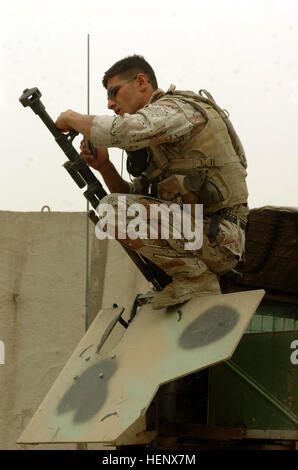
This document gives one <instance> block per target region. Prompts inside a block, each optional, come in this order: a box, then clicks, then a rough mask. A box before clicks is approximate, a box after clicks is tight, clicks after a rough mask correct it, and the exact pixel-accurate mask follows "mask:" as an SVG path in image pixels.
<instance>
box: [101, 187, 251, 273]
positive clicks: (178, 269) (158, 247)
mask: <svg viewBox="0 0 298 470" xmlns="http://www.w3.org/2000/svg"><path fill="white" fill-rule="evenodd" d="M119 196H125V198H126V204H127V206H130V205H131V204H135V203H137V204H141V205H143V206H144V207H145V208H146V214H149V206H150V205H152V204H161V203H163V204H167V205H168V206H170V205H171V204H172V202H169V201H161V200H159V199H155V198H152V197H149V196H142V195H136V194H110V195H107V196H106V197H104V198H103V199H102V201H101V204H109V205H110V206H112V207H113V208H114V211H115V213H116V214H117V212H118V211H119V207H118V201H119V199H118V197H119ZM181 210H182V207H181ZM144 217H146V216H144ZM131 220H132V217H131V216H127V218H126V227H123V226H122V227H121V226H120V224H118V221H117V218H116V219H115V224H114V225H115V227H114V228H115V233H114V236H115V238H116V239H117V240H118V241H119V242H120V243H121V244H122V245H124V246H126V247H128V248H130V249H133V250H135V251H137V252H138V253H140V254H141V255H143V256H145V257H146V258H148V259H149V260H151V261H152V262H153V263H155V264H157V265H158V266H159V267H160V268H162V269H163V270H164V271H165V272H166V273H167V274H168V275H169V276H171V277H175V276H176V275H185V276H186V277H187V278H196V277H199V276H200V275H202V274H203V273H206V272H212V273H216V274H217V275H220V274H223V273H225V272H227V271H230V270H231V269H232V268H234V267H235V266H236V265H237V263H238V262H239V260H241V259H242V257H243V255H244V247H245V233H244V230H242V229H241V228H240V227H239V226H238V225H237V224H235V223H233V222H230V221H228V220H225V219H222V220H221V222H220V224H219V228H218V232H217V234H216V237H215V238H214V239H212V240H210V239H209V238H208V236H207V232H208V228H209V224H210V217H204V218H203V243H202V246H201V248H200V249H198V250H186V249H185V242H186V241H187V240H185V239H184V238H183V236H182V237H181V239H174V238H173V230H171V229H172V227H170V230H169V238H168V239H162V238H161V237H158V239H150V238H149V237H148V238H147V239H143V238H136V239H131V238H129V237H126V238H125V235H124V234H123V229H126V228H127V226H128V224H129V223H130V221H131ZM145 222H146V223H147V224H148V225H149V219H147V220H145ZM104 230H105V229H104ZM121 231H122V233H121ZM148 233H149V227H148Z"/></svg>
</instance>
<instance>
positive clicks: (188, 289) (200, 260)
mask: <svg viewBox="0 0 298 470" xmlns="http://www.w3.org/2000/svg"><path fill="white" fill-rule="evenodd" d="M102 83H103V86H104V87H105V88H106V89H107V98H108V108H109V109H112V110H113V111H114V112H115V114H116V116H109V115H100V116H87V115H82V114H79V113H76V112H74V111H72V110H68V111H66V112H64V113H61V114H60V116H59V118H58V119H57V121H56V125H57V127H59V128H60V129H62V130H63V131H68V130H69V129H70V128H74V129H76V130H77V131H79V132H81V133H82V134H83V135H84V136H86V138H87V139H88V140H90V142H91V143H92V144H93V145H94V146H95V147H96V156H93V155H92V154H91V151H90V150H89V149H88V148H87V147H86V145H85V142H84V141H83V142H82V143H81V157H82V158H83V159H84V160H85V161H86V162H87V164H88V165H89V166H91V167H93V168H95V169H96V170H98V171H99V172H100V173H101V175H102V177H103V179H104V181H105V183H106V185H107V186H108V188H109V190H110V192H111V194H110V195H108V196H106V197H105V198H104V199H103V200H102V202H104V203H109V204H111V205H112V206H113V207H114V208H115V210H116V212H117V209H118V200H119V199H118V196H119V195H120V194H121V195H126V199H127V203H128V204H129V205H130V204H133V203H139V204H142V205H143V206H144V207H146V208H148V206H149V205H150V204H159V203H160V202H163V203H166V204H168V205H170V204H172V203H177V204H179V206H180V207H181V210H182V204H183V203H191V204H192V205H194V204H203V207H204V218H203V244H202V246H201V248H200V249H194V250H186V249H185V240H183V239H175V238H174V237H173V227H170V228H171V230H170V235H169V238H168V239H167V240H164V239H162V238H161V237H160V236H159V237H158V239H153V240H152V239H150V238H147V239H145V238H143V239H140V238H137V239H135V240H133V239H130V238H129V237H128V236H126V238H125V237H123V234H122V237H121V236H119V234H118V235H116V238H117V239H118V241H119V242H120V243H122V244H123V245H125V246H128V247H129V248H131V249H133V250H136V251H137V252H139V253H140V254H141V255H143V256H145V257H146V258H148V259H150V260H151V261H152V262H154V263H155V264H156V265H158V266H159V267H161V268H162V269H163V270H164V271H165V272H166V273H167V274H168V275H169V276H171V277H172V279H173V282H171V283H170V284H168V285H167V286H166V287H165V288H164V289H163V290H162V291H161V292H156V293H155V295H154V297H153V300H152V308H154V309H160V308H164V307H167V306H169V305H175V304H178V303H181V302H184V301H186V300H189V299H190V298H192V297H193V296H200V295H206V294H214V293H215V294H220V293H221V290H220V285H219V281H218V278H219V276H220V275H221V274H223V273H225V272H227V271H229V270H231V269H232V268H234V267H235V266H236V265H237V263H238V262H239V260H241V259H243V256H244V247H245V227H246V223H247V216H248V212H249V211H248V206H247V197H248V192H247V186H246V181H245V179H246V166H247V165H246V158H245V153H244V150H243V148H242V145H241V142H240V140H239V138H238V136H237V134H236V132H235V130H234V128H233V126H232V124H231V122H230V121H229V119H228V114H227V112H226V111H225V110H222V109H221V108H220V107H219V106H218V105H217V104H216V103H215V101H214V99H213V97H212V96H211V95H210V94H209V93H208V92H207V91H205V90H201V91H200V92H199V93H198V94H196V93H193V92H191V91H178V90H176V89H175V86H174V85H171V86H170V88H169V89H168V91H166V92H164V91H162V90H161V89H159V88H158V85H157V80H156V77H155V73H154V71H153V69H152V67H151V66H150V65H149V64H148V63H147V62H146V61H145V59H144V58H143V57H142V56H139V55H133V56H129V57H126V58H124V59H122V60H120V61H118V62H116V63H115V64H114V65H113V66H112V67H111V68H110V69H109V70H107V71H106V73H105V75H104V77H103V81H102ZM109 147H118V148H121V149H125V150H126V152H127V169H128V171H129V173H130V174H131V175H132V176H133V177H134V179H133V181H132V182H131V183H129V182H127V181H125V180H123V179H122V177H121V176H120V174H119V173H118V171H117V170H116V168H115V167H114V165H113V164H112V162H111V161H110V159H109V153H108V150H107V149H108V148H109ZM128 222H129V219H128ZM147 222H148V225H149V220H148V221H147ZM119 232H120V231H119ZM116 233H118V232H117V231H116Z"/></svg>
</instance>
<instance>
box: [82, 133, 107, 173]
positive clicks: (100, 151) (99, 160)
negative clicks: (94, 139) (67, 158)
mask: <svg viewBox="0 0 298 470" xmlns="http://www.w3.org/2000/svg"><path fill="white" fill-rule="evenodd" d="M80 149H81V153H80V156H81V157H82V159H83V160H85V162H86V163H87V165H89V166H91V167H92V168H94V169H95V170H98V171H100V170H101V168H102V167H103V166H104V165H105V164H106V163H107V162H108V161H109V152H108V150H107V149H106V148H104V147H103V148H97V149H96V156H94V155H92V152H91V150H89V149H88V147H87V145H86V142H85V140H82V141H81V144H80Z"/></svg>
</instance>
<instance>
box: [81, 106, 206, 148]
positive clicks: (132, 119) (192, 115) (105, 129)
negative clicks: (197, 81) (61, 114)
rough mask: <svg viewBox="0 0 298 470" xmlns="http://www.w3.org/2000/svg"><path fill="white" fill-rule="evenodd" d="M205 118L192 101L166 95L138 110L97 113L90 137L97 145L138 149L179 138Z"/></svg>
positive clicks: (174, 140)
mask: <svg viewBox="0 0 298 470" xmlns="http://www.w3.org/2000/svg"><path fill="white" fill-rule="evenodd" d="M205 122H206V119H205V117H203V115H202V114H201V113H200V112H199V111H198V110H195V109H194V108H193V107H192V106H191V105H190V104H187V103H181V102H180V103H179V104H178V102H176V100H175V99H174V98H167V97H165V98H162V99H160V100H158V101H156V102H155V103H152V104H148V105H146V106H145V107H144V108H142V109H140V110H139V111H137V112H136V113H135V114H127V113H125V114H124V115H123V116H116V117H115V116H114V117H112V116H95V118H94V119H93V122H92V127H91V132H90V138H91V142H92V143H93V144H94V145H95V147H119V148H123V149H126V150H137V149H141V148H144V147H150V146H153V145H159V144H162V143H172V142H177V141H179V139H180V138H181V137H183V136H184V135H186V134H190V132H191V130H192V129H193V128H194V127H196V126H198V125H199V124H200V123H205Z"/></svg>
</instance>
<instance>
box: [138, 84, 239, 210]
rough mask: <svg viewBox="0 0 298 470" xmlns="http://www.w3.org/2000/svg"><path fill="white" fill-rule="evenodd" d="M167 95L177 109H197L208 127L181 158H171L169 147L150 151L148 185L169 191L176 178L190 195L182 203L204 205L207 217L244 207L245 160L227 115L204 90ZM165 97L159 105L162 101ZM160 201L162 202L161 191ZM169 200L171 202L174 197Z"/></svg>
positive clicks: (189, 143) (188, 144)
mask: <svg viewBox="0 0 298 470" xmlns="http://www.w3.org/2000/svg"><path fill="white" fill-rule="evenodd" d="M202 92H204V94H205V95H206V97H204V96H203V94H202ZM168 95H172V96H174V97H177V98H178V100H177V101H176V100H175V102H176V103H177V104H178V105H179V100H180V101H182V102H187V103H189V104H191V105H192V106H193V107H194V108H195V109H198V110H199V111H200V112H201V113H202V114H203V116H205V118H206V119H207V123H206V125H205V127H204V128H203V130H201V131H200V132H199V133H197V134H195V133H194V134H193V136H192V137H191V138H190V139H189V140H188V142H187V143H186V144H185V147H184V148H183V151H182V152H181V157H179V158H176V157H175V158H173V156H171V155H170V151H169V146H168V145H163V144H160V145H158V146H156V147H150V150H151V163H150V165H149V166H148V168H147V169H146V170H145V171H144V173H143V174H145V175H146V177H147V178H148V179H149V181H156V180H158V181H159V184H158V186H161V187H163V188H165V187H166V182H167V179H169V184H170V185H171V184H173V175H176V176H177V178H178V180H179V181H180V184H181V183H182V185H183V187H184V194H186V195H187V194H188V196H186V197H185V200H184V199H183V197H182V201H183V202H188V201H190V200H192V202H194V201H196V202H198V203H201V204H203V205H204V212H205V214H212V213H215V212H217V211H219V210H221V209H224V208H228V207H229V208H231V207H234V206H238V205H242V204H244V205H245V204H246V203H247V197H248V191H247V186H246V182H245V178H246V175H247V173H246V167H247V163H246V157H245V152H244V149H243V147H242V144H241V142H240V139H239V137H238V135H237V134H236V132H235V130H234V128H233V126H232V124H231V122H230V120H229V118H228V113H227V111H225V110H222V109H221V108H220V107H219V106H218V105H217V104H216V103H215V101H214V99H213V97H212V96H211V95H210V93H208V92H207V91H205V90H200V92H199V94H196V93H193V92H191V91H178V90H177V91H176V90H175V87H174V86H173V85H172V86H171V87H170V89H169V90H168V91H167V93H166V94H165V95H164V96H163V97H165V98H166V99H168ZM163 97H162V98H160V99H159V100H158V101H162V99H163ZM194 132H195V129H194ZM173 145H175V144H173ZM181 175H184V176H181ZM174 192H175V191H174ZM172 193H173V191H172ZM182 193H183V191H182ZM189 194H191V195H192V196H193V197H194V199H192V198H191V197H189ZM182 196H183V194H182ZM158 197H160V198H161V199H163V197H162V194H160V191H159V190H158ZM164 199H165V198H164ZM166 199H168V200H171V197H170V196H169V197H167V198H166ZM173 199H175V198H173ZM247 213H248V208H245V206H243V210H242V214H243V215H246V214H247Z"/></svg>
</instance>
